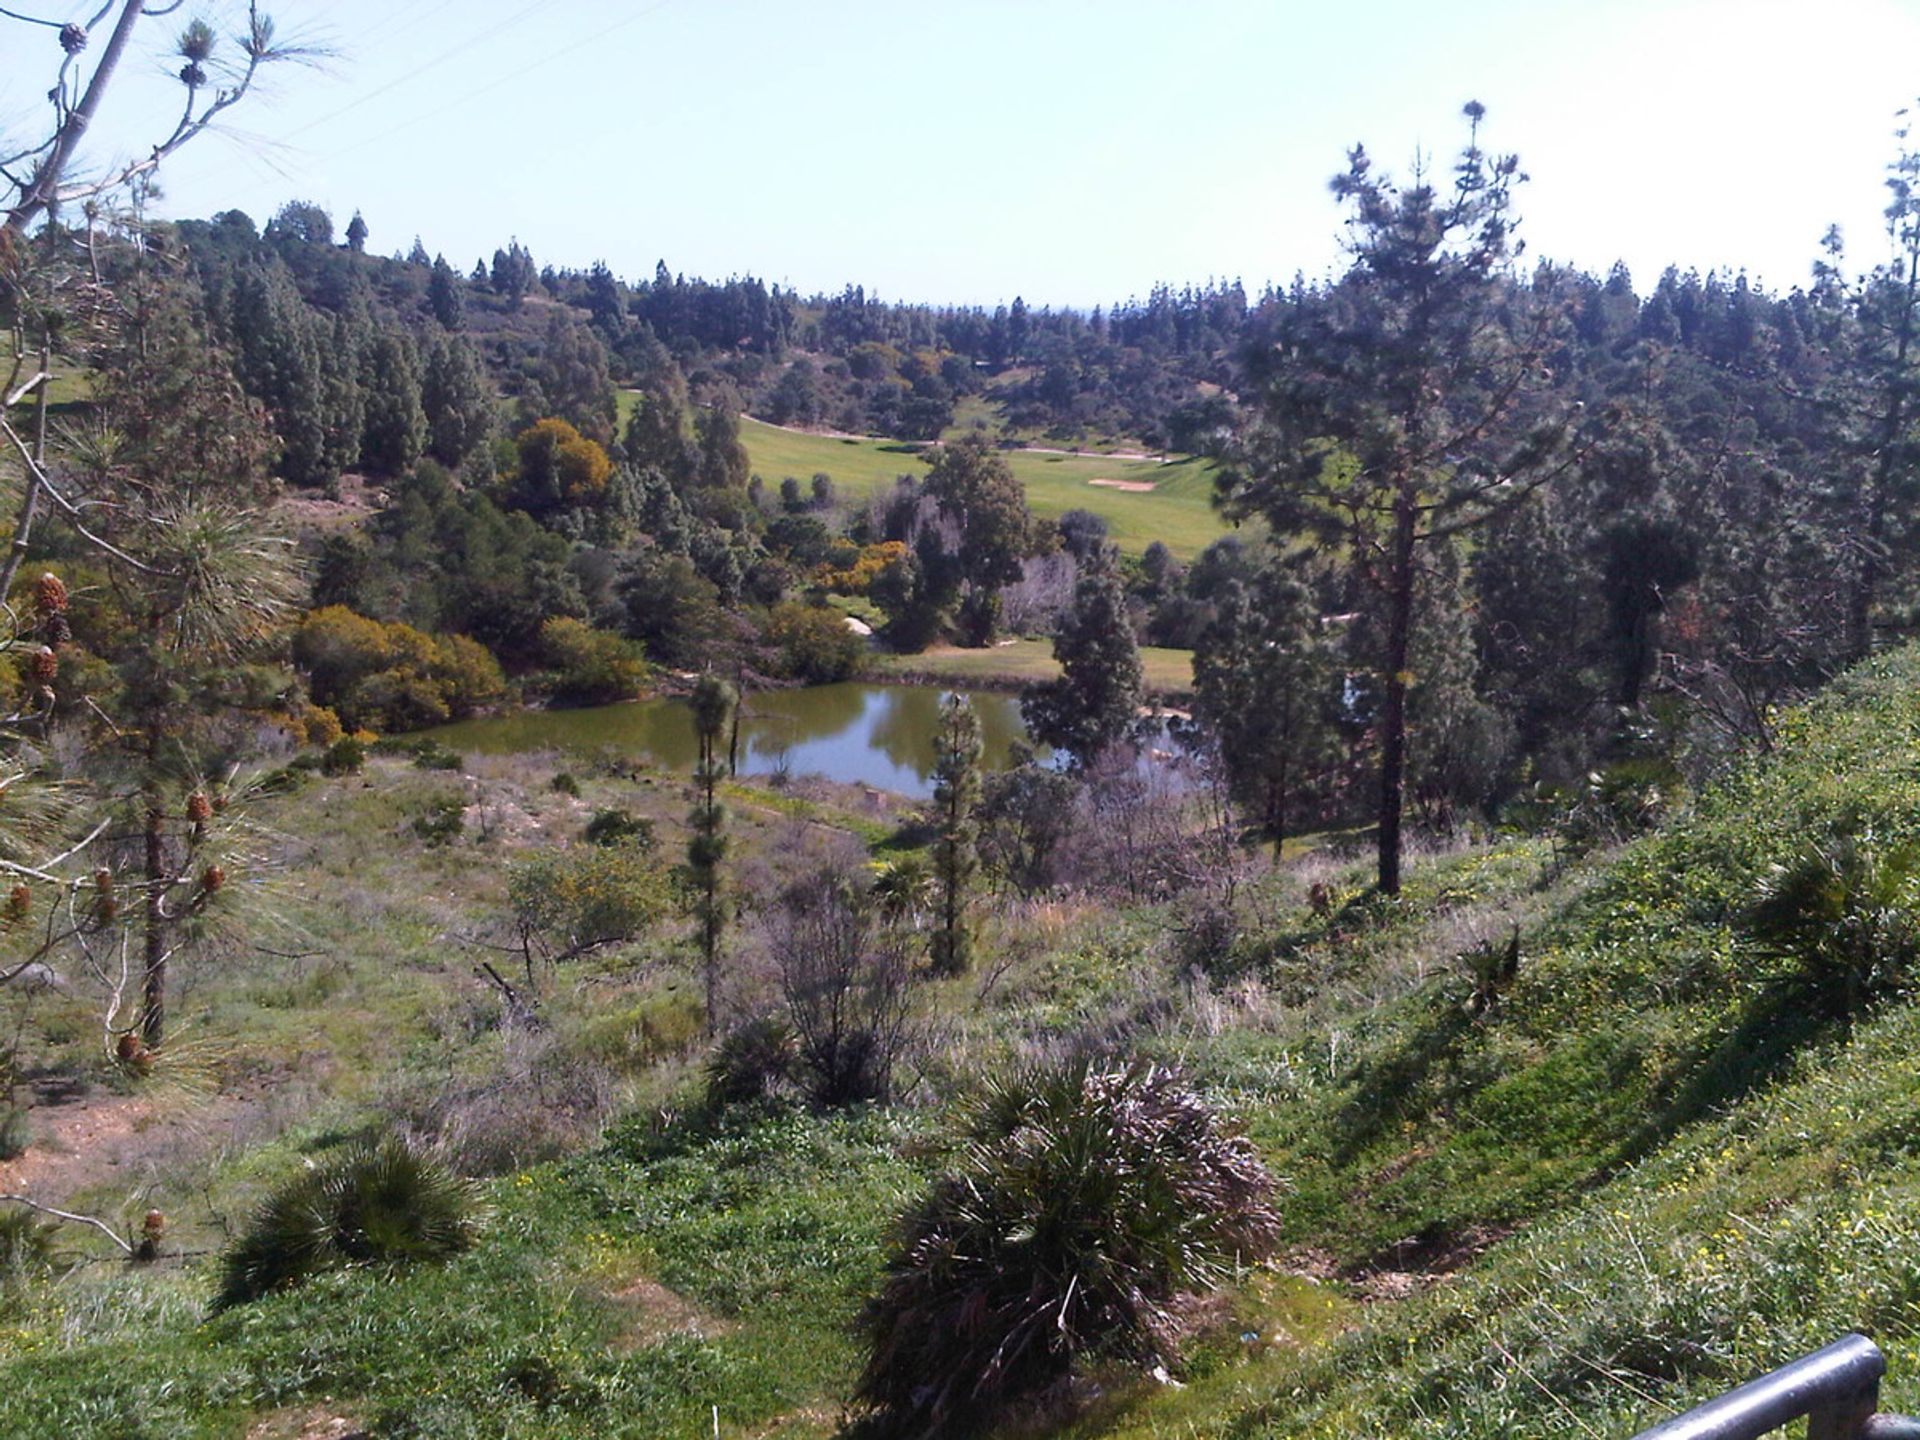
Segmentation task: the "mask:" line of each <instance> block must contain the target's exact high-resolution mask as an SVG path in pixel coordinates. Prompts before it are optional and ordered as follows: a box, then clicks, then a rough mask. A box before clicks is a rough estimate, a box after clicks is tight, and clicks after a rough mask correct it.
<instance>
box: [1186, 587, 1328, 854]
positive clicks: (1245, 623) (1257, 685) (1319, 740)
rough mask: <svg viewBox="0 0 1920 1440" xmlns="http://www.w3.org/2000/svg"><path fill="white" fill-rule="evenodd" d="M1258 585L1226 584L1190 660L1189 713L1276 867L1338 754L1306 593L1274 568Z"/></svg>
mask: <svg viewBox="0 0 1920 1440" xmlns="http://www.w3.org/2000/svg"><path fill="white" fill-rule="evenodd" d="M1256 583H1257V585H1258V593H1257V596H1256V595H1252V594H1249V593H1248V589H1247V587H1246V586H1244V585H1242V584H1241V583H1240V582H1239V581H1238V580H1230V581H1228V582H1227V587H1226V592H1225V594H1224V595H1223V596H1222V597H1221V599H1220V602H1219V604H1218V607H1217V609H1216V612H1215V616H1214V620H1213V623H1212V624H1210V625H1209V626H1208V627H1207V629H1206V630H1205V632H1204V633H1203V634H1202V635H1201V638H1200V644H1199V647H1198V648H1197V649H1196V650H1195V651H1194V655H1193V691H1194V696H1193V708H1194V715H1195V717H1196V718H1197V719H1198V720H1199V721H1200V723H1201V724H1202V725H1203V726H1204V727H1205V728H1206V730H1207V732H1208V733H1209V734H1210V736H1211V737H1212V739H1213V742H1214V745H1215V748H1216V750H1217V753H1218V755H1219V757H1220V761H1221V763H1222V764H1223V765H1224V766H1225V768H1226V774H1227V783H1228V788H1229V791H1230V793H1231V794H1232V795H1233V797H1234V799H1235V801H1236V802H1237V803H1238V804H1239V805H1240V806H1241V808H1242V809H1243V810H1245V811H1246V812H1247V813H1249V814H1250V815H1251V816H1252V817H1253V818H1254V820H1255V822H1256V823H1257V824H1258V825H1259V826H1260V828H1261V830H1262V831H1264V832H1265V834H1266V836H1267V838H1268V839H1269V840H1271V841H1272V843H1273V854H1274V858H1275V859H1276V860H1277V859H1279V858H1280V853H1281V848H1282V846H1283V845H1284V844H1285V842H1286V838H1287V834H1288V829H1289V821H1290V820H1291V819H1292V818H1293V817H1294V815H1295V814H1296V813H1297V805H1298V802H1299V800H1300V797H1301V796H1302V795H1303V794H1306V793H1309V792H1310V791H1311V789H1312V787H1313V786H1314V783H1315V782H1316V780H1318V779H1320V778H1321V777H1322V776H1323V775H1324V773H1325V770H1326V768H1327V767H1328V766H1329V764H1330V763H1331V762H1332V761H1333V759H1334V758H1335V756H1336V754H1337V741H1338V735H1337V733H1336V732H1335V729H1334V726H1333V723H1332V719H1333V708H1334V702H1335V695H1334V686H1335V682H1336V681H1337V680H1338V678H1339V671H1338V667H1337V666H1336V665H1335V663H1334V656H1333V653H1332V650H1331V647H1330V645H1329V643H1328V640H1327V637H1326V634H1325V631H1324V629H1323V627H1322V625H1321V622H1320V615H1319V608H1318V607H1317V606H1316V605H1315V604H1314V603H1313V595H1312V592H1311V591H1310V590H1309V589H1308V587H1307V586H1306V585H1304V584H1302V583H1301V582H1300V581H1299V580H1297V579H1296V578H1294V577H1293V576H1292V575H1290V574H1288V573H1286V572H1285V571H1283V570H1281V569H1280V568H1279V567H1278V566H1274V567H1271V568H1269V569H1268V570H1267V571H1265V572H1264V573H1262V574H1261V576H1260V577H1259V579H1258V581H1257V582H1256Z"/></svg>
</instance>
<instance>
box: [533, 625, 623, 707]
mask: <svg viewBox="0 0 1920 1440" xmlns="http://www.w3.org/2000/svg"><path fill="white" fill-rule="evenodd" d="M540 647H541V650H542V652H543V653H544V656H545V659H546V662H547V666H548V668H549V670H550V671H551V672H552V676H553V682H552V683H553V699H554V701H555V703H556V704H560V705H610V704H612V703H613V702H614V701H616V700H631V699H633V698H634V697H635V696H636V695H638V694H639V693H640V688H641V687H642V686H643V685H645V684H646V683H647V673H648V672H647V659H646V651H645V650H644V649H643V648H642V647H641V646H640V644H639V643H638V642H636V641H633V640H628V639H625V638H623V637H621V636H619V635H613V634H609V633H608V632H607V631H605V630H596V629H594V628H593V627H592V626H591V625H588V624H587V623H585V622H584V621H581V620H574V619H570V618H568V617H566V616H562V615H556V616H554V617H553V618H552V619H550V620H548V621H547V622H546V623H545V624H544V625H542V626H541V627H540Z"/></svg>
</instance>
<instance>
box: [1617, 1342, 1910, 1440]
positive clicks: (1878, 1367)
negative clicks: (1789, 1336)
mask: <svg viewBox="0 0 1920 1440" xmlns="http://www.w3.org/2000/svg"><path fill="white" fill-rule="evenodd" d="M1886 1373H1887V1358H1886V1356H1884V1355H1882V1354H1881V1353H1880V1347H1879V1346H1878V1345H1875V1344H1874V1343H1873V1342H1872V1341H1871V1340H1869V1339H1867V1337H1866V1336H1864V1335H1849V1336H1847V1337H1846V1338H1845V1339H1844V1340H1836V1341H1834V1342H1833V1344H1831V1345H1829V1346H1827V1348H1826V1349H1824V1350H1820V1351H1816V1352H1815V1353H1814V1354H1812V1355H1809V1356H1807V1357H1806V1358H1805V1359H1802V1360H1796V1361H1794V1362H1793V1363H1792V1364H1791V1365H1783V1366H1781V1367H1780V1369H1778V1370H1775V1371H1772V1372H1771V1373H1769V1374H1766V1375H1762V1376H1761V1377H1760V1378H1759V1379H1758V1380H1750V1381H1748V1382H1747V1383H1746V1384H1745V1385H1742V1386H1741V1387H1740V1388H1739V1389H1738V1390H1729V1391H1728V1392H1727V1393H1726V1394H1724V1395H1722V1396H1721V1397H1720V1398H1719V1399H1717V1400H1709V1401H1708V1402H1707V1403H1706V1404H1704V1405H1702V1406H1699V1407H1698V1408H1697V1409H1693V1410H1689V1411H1688V1412H1687V1413H1686V1414H1684V1415H1682V1416H1680V1417H1679V1418H1678V1419H1675V1420H1669V1421H1667V1423H1666V1424H1664V1425H1656V1426H1654V1427H1653V1429H1651V1430H1643V1431H1641V1432H1640V1434H1639V1435H1637V1436H1635V1437H1634V1440H1758V1437H1760V1436H1762V1435H1765V1434H1766V1433H1767V1432H1768V1431H1769V1430H1778V1429H1779V1428H1780V1427H1781V1426H1782V1425H1786V1424H1788V1423H1790V1422H1792V1421H1794V1420H1798V1419H1799V1418H1800V1417H1801V1416H1802V1415H1804V1416H1806V1417H1807V1440H1920V1420H1914V1419H1909V1418H1908V1417H1906V1416H1904V1415H1882V1414H1880V1413H1879V1405H1880V1377H1881V1376H1882V1375H1885V1374H1886Z"/></svg>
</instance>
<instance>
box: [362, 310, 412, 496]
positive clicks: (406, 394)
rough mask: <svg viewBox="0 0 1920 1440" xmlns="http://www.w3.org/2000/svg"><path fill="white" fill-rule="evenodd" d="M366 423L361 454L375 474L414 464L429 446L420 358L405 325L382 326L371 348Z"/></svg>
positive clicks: (369, 352) (392, 473)
mask: <svg viewBox="0 0 1920 1440" xmlns="http://www.w3.org/2000/svg"><path fill="white" fill-rule="evenodd" d="M364 394H365V396H366V423H365V429H364V430H363V431H362V436H361V442H360V460H361V463H362V464H363V465H365V466H366V468H367V470H368V471H369V472H370V473H372V474H375V475H384V476H393V475H398V474H401V473H402V472H403V471H406V470H409V469H411V468H412V466H413V463H414V462H415V461H416V460H418V459H419V458H420V456H421V454H422V452H423V451H424V450H425V449H426V443H427V417H426V414H425V412H423V411H422V410H421V408H420V361H419V357H418V355H417V353H416V352H415V350H414V348H413V341H412V340H410V339H409V338H408V337H407V335H406V332H405V331H402V330H397V329H383V330H381V331H380V332H379V334H377V335H376V336H375V337H374V340H373V344H372V346H371V347H370V349H369V350H368V352H367V358H366V383H365V387H364Z"/></svg>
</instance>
